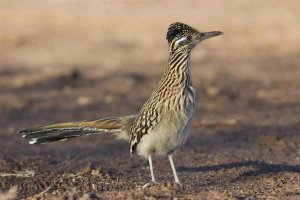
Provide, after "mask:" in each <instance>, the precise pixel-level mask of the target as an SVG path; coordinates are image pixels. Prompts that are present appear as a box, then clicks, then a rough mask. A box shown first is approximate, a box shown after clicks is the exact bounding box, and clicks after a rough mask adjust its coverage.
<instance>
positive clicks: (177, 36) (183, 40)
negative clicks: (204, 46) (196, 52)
mask: <svg viewBox="0 0 300 200" xmlns="http://www.w3.org/2000/svg"><path fill="white" fill-rule="evenodd" d="M222 34H223V33H222V32H220V31H211V32H199V31H197V30H196V29H194V28H192V27H190V26H188V25H186V24H183V23H180V22H176V23H173V24H171V25H170V26H169V29H168V32H167V38H166V39H167V40H168V44H169V47H170V51H172V52H177V51H191V50H192V49H193V48H194V47H195V46H196V45H197V44H198V43H200V42H201V41H203V40H206V39H208V38H211V37H215V36H218V35H222Z"/></svg>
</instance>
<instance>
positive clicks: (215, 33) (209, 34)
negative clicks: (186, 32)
mask: <svg viewBox="0 0 300 200" xmlns="http://www.w3.org/2000/svg"><path fill="white" fill-rule="evenodd" d="M223 34H224V33H223V32H221V31H210V32H204V33H200V40H206V39H208V38H212V37H216V36H218V35H223Z"/></svg>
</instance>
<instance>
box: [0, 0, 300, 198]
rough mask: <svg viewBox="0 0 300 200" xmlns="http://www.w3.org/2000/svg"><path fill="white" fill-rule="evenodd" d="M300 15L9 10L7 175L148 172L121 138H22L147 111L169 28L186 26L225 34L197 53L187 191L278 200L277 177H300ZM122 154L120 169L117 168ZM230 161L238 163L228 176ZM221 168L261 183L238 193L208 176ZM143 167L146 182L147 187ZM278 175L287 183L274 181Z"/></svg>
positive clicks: (288, 4) (3, 36) (230, 3)
mask: <svg viewBox="0 0 300 200" xmlns="http://www.w3.org/2000/svg"><path fill="white" fill-rule="evenodd" d="M299 13H300V3H299V2H298V1H296V0H287V1H272V0H265V1H259V0H251V1H250V0H227V1H222V0H216V1H207V0H206V1H204V0H199V1H194V0H186V1H182V0H172V1H171V0H164V1H158V0H122V1H120V0H43V1H38V0H23V1H11V0H1V1H0V125H1V127H2V129H1V132H0V145H1V146H2V147H1V149H4V151H2V153H1V154H2V155H1V157H0V158H1V160H2V164H1V162H0V170H1V171H2V172H7V171H11V170H16V169H19V170H20V169H23V168H26V169H34V170H35V172H37V174H39V173H40V174H42V173H46V174H47V172H42V171H45V169H47V168H49V169H50V168H51V167H52V168H53V167H54V168H60V170H61V171H60V170H56V171H55V170H54V171H55V173H57V174H58V175H59V174H60V173H62V170H63V169H64V171H68V170H71V171H72V170H76V169H78V168H80V166H81V165H82V166H84V165H87V163H92V164H93V163H98V164H95V165H96V167H99V166H101V167H104V171H105V170H107V169H114V170H115V171H113V172H112V174H113V175H111V176H114V175H115V174H118V173H123V176H122V175H118V177H119V178H121V179H122V178H124V177H127V176H128V177H129V176H134V174H131V173H130V172H131V171H132V170H133V169H132V168H133V167H134V165H142V164H139V163H140V160H137V161H136V160H132V159H131V158H130V156H129V153H126V151H127V149H128V146H127V144H125V143H122V142H120V141H113V140H112V137H111V136H103V137H100V138H99V137H93V136H92V137H90V138H83V139H82V140H80V141H81V143H80V141H79V140H74V141H72V142H67V143H65V144H62V143H56V144H50V145H47V146H46V145H45V146H43V147H42V148H41V147H40V146H38V147H37V146H29V145H27V144H26V142H25V141H24V140H22V139H21V138H20V135H19V134H17V132H18V130H19V129H21V128H25V127H32V126H38V125H44V124H51V123H57V122H61V121H78V120H83V119H97V118H101V117H107V116H122V115H128V114H135V113H137V112H138V110H139V108H140V107H141V106H142V104H143V103H144V101H145V100H146V99H147V98H148V97H149V95H150V93H151V91H152V90H153V89H154V87H155V85H156V83H157V82H158V81H159V79H160V77H161V76H162V74H163V72H164V71H165V68H166V65H167V60H168V45H167V41H166V40H165V36H166V31H167V28H168V25H169V24H171V23H173V22H177V21H179V22H184V23H187V24H189V25H191V26H192V27H195V28H197V29H198V30H200V31H222V32H224V33H225V34H224V35H223V36H221V37H216V38H213V39H211V40H207V41H205V42H203V43H202V44H201V45H200V46H199V47H197V49H195V50H194V51H193V54H192V60H191V62H192V67H191V73H192V80H193V82H194V86H195V88H196V92H197V106H196V112H195V120H194V122H193V128H192V132H191V136H190V138H189V140H188V145H186V147H184V148H183V149H182V150H181V151H180V153H178V154H177V157H176V158H177V163H178V166H179V170H180V169H181V173H180V175H181V176H182V177H183V179H184V180H186V182H188V184H190V187H189V188H188V189H187V188H185V189H183V190H182V193H184V192H187V191H189V193H191V194H193V192H194V193H195V194H196V192H197V193H198V192H199V191H204V190H203V188H204V189H205V188H206V189H207V188H208V189H213V190H216V191H221V192H224V191H225V190H226V191H231V193H230V194H235V195H240V196H243V195H246V196H247V195H250V196H251V195H257V194H261V195H263V194H273V193H272V191H273V190H272V189H271V188H272V187H271V186H270V184H271V185H272V184H275V185H276V184H277V182H276V181H275V183H274V182H272V181H271V182H272V183H270V180H273V179H274V177H276V178H277V179H278V180H279V182H280V181H281V180H283V179H284V180H286V179H287V178H289V179H290V180H291V179H293V180H295V179H296V180H299V179H300V178H299V175H297V174H295V173H293V172H295V171H300V169H299V162H300V161H299V156H300V152H299V147H298V145H299V141H300V137H299V130H300V125H299V121H300V118H299V113H300V90H299V88H300V79H299V77H300V67H299V65H300V59H299V55H300V45H299V44H300V14H299ZM203 124H204V126H203ZM206 125H207V126H209V127H206ZM82 141H85V142H86V143H85V144H83V143H82ZM16 145H18V148H15V147H16ZM87 146H88V148H87ZM79 152H80V153H79ZM56 155H60V156H58V157H56ZM111 155H114V156H115V158H116V159H117V160H118V161H115V162H114V161H111ZM191 155H193V156H191ZM47 156H48V157H47ZM70 157H71V158H70ZM28 158H29V159H30V158H31V161H28V162H27V161H26V159H28ZM33 158H37V160H39V161H37V160H35V159H33ZM78 159H79V160H80V164H78ZM128 159H129V160H130V159H131V161H130V162H127V160H128ZM20 160H22V163H20V162H21V161H20ZM65 160H69V161H68V162H67V161H65ZM65 162H66V163H65ZM249 162H250V163H249ZM252 162H253V163H252ZM256 162H259V163H258V164H257V163H256ZM261 162H266V163H263V164H262V163H261ZM53 163H54V164H53ZM58 163H59V164H58ZM70 163H71V164H70ZM99 163H101V164H99ZM132 163H133V164H132ZM162 163H163V164H160V165H159V166H158V168H159V167H160V168H161V169H162V171H164V168H165V167H164V165H167V164H168V163H164V162H162ZM224 163H229V164H228V165H226V164H225V165H224V166H223V167H220V166H219V164H224ZM230 163H231V164H230ZM234 163H239V164H237V165H234ZM247 163H248V164H247ZM270 163H271V164H272V163H273V164H274V163H277V164H278V163H279V164H280V165H278V166H277V165H274V166H273V165H270ZM282 163H285V164H287V165H284V166H281V164H282ZM186 165H188V166H194V167H197V166H198V168H187V167H186ZM210 165H216V166H219V167H220V169H224V170H225V172H226V174H229V176H231V177H232V176H235V177H240V176H241V175H243V174H244V173H246V172H248V171H249V170H250V172H252V171H253V169H254V172H255V173H254V175H253V174H250V175H252V176H256V175H257V176H260V178H258V179H255V178H252V179H251V180H250V181H249V182H247V180H248V179H246V180H245V179H243V178H244V176H242V178H241V179H238V178H237V180H238V181H236V182H234V183H233V184H232V185H231V186H228V185H226V184H225V183H226V182H228V181H230V180H229V177H228V176H224V174H222V173H221V172H220V171H219V170H218V169H219V168H213V169H215V170H213V169H210V168H205V166H210ZM294 165H296V168H293V167H291V166H294ZM49 166H50V167H49ZM120 166H122V167H121V169H118V168H119V167H120ZM143 166H144V168H143V170H144V172H143V173H144V175H142V177H145V178H148V175H147V173H148V171H147V170H148V169H147V168H146V165H143ZM180 166H181V168H180ZM226 166H227V168H226ZM241 166H242V167H241ZM297 166H298V167H297ZM139 167H140V166H139ZM139 167H138V168H139ZM199 167H200V168H199ZM201 167H203V168H201ZM274 167H275V168H274ZM228 168H229V169H230V171H226V170H227V169H228ZM261 168H262V169H261ZM41 169H43V170H41ZM255 169H258V170H257V171H255ZM263 169H265V171H264V170H263ZM274 169H275V172H280V173H279V174H277V173H276V174H274V176H271V177H269V176H268V175H265V174H268V170H271V171H272V170H273V172H274ZM280 169H282V170H280ZM126 170H127V171H126ZM203 170H204V173H201V172H203ZM205 170H206V171H205ZM251 170H252V171H251ZM46 171H47V170H46ZM50 171H51V170H50ZM120 171H121V172H120ZM207 171H212V172H211V173H213V175H212V176H213V177H214V178H212V176H209V175H207V174H206V172H207ZM191 172H193V173H191ZM197 172H198V173H197ZM264 172H265V173H264ZM166 173H169V171H166V172H165V174H166ZM219 173H220V174H219ZM193 174H194V175H193ZM195 174H197V176H195ZM58 175H57V176H58ZM161 175H162V174H161ZM158 176H160V175H158ZM291 177H292V178H291ZM39 178H40V177H38V176H37V178H36V177H35V179H36V182H37V183H39V181H41V180H40V179H39ZM261 178H265V179H266V183H264V182H263V181H261ZM124 179H125V178H124ZM131 179H133V177H131ZM136 179H137V180H133V181H135V182H136V181H142V179H138V177H136ZM216 179H218V180H221V182H218V184H217V183H215V182H216ZM265 179H263V180H265ZM170 180H171V179H170ZM187 180H190V181H187ZM193 180H194V181H193ZM197 180H202V181H203V182H204V183H202V184H201V183H199V182H198V181H197ZM222 180H223V182H222ZM205 181H206V182H205ZM214 181H215V182H214ZM1 182H2V185H0V186H1V187H2V189H8V188H9V187H10V186H12V185H14V184H15V183H14V181H12V180H11V179H10V178H3V180H2V181H1ZM279 182H278V184H277V186H276V187H277V188H278V187H280V186H278V185H279ZM195 183H197V184H195ZM198 183H199V184H200V185H199V184H198ZM214 183H215V184H214ZM297 183H298V184H297ZM19 184H21V185H22V188H23V189H24V191H27V193H26V192H24V193H23V194H22V195H24V196H26V195H27V196H28V195H30V194H34V193H35V192H36V190H35V189H31V190H30V189H29V188H28V187H29V186H28V185H27V184H26V183H25V182H20V183H19ZM68 184H69V183H68ZM99 184H100V183H99ZM235 184H236V185H235ZM46 185H47V184H46ZM249 185H250V186H251V187H250V186H249ZM20 187H21V186H20ZM44 187H46V186H43V187H42V186H41V188H44ZM60 187H63V186H60ZM66 187H67V186H66ZM99 187H100V186H99ZM122 187H125V186H124V185H122V184H121V183H120V185H119V186H118V188H119V189H120V188H122ZM127 187H129V189H130V188H132V187H134V186H133V183H132V184H131V185H130V184H129V185H126V191H127V190H128V188H127ZM237 187H242V188H243V189H242V190H237ZM297 187H298V188H299V182H296V184H295V183H294V182H288V183H287V184H286V185H283V186H281V187H280V188H281V190H278V191H277V190H276V191H275V192H274V194H273V195H287V194H291V195H295V194H296V191H297V189H296V188H297ZM200 188H202V189H200ZM255 188H256V189H255ZM257 188H259V189H257ZM273 188H274V187H273ZM25 189H26V190H25ZM66 190H67V189H66ZM124 190H125V189H124ZM107 191H109V192H114V190H113V189H111V190H110V189H107ZM241 191H242V192H241ZM253 191H254V192H253ZM176 194H177V193H176V192H175V193H174V195H176ZM222 194H223V193H222ZM298 194H299V193H298ZM172 195H173V193H172ZM24 196H22V197H24Z"/></svg>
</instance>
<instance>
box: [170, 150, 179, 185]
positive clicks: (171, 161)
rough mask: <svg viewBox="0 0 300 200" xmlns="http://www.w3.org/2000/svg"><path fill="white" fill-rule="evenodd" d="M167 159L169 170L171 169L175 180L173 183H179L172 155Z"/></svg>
mask: <svg viewBox="0 0 300 200" xmlns="http://www.w3.org/2000/svg"><path fill="white" fill-rule="evenodd" d="M168 157H169V160H170V164H171V168H172V171H173V175H174V178H175V183H180V181H179V178H178V176H177V173H176V168H175V165H174V161H173V155H172V154H171V155H168Z"/></svg>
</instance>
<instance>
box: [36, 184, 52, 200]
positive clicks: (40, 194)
mask: <svg viewBox="0 0 300 200" xmlns="http://www.w3.org/2000/svg"><path fill="white" fill-rule="evenodd" d="M50 188H51V185H50V186H49V187H47V188H46V189H45V190H43V191H42V192H40V193H38V194H36V195H34V197H35V198H39V197H41V196H43V195H44V194H45V193H46V192H48V191H49V190H50Z"/></svg>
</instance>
